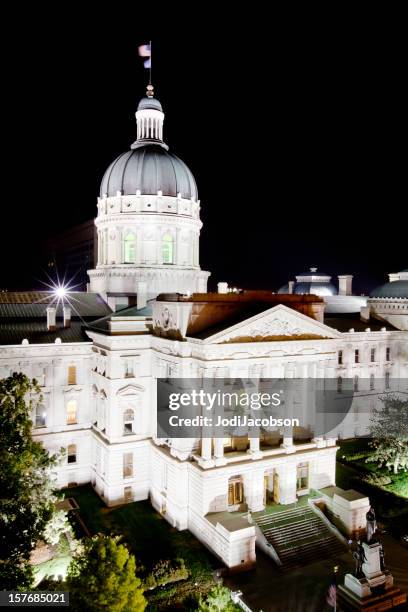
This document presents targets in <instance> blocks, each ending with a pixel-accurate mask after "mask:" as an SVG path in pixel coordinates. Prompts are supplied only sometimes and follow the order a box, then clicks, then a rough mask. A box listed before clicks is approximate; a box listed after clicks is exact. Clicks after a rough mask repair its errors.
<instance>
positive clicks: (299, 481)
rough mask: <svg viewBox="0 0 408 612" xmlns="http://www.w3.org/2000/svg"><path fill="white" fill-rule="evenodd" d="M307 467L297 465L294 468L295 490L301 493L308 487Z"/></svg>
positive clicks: (303, 464)
mask: <svg viewBox="0 0 408 612" xmlns="http://www.w3.org/2000/svg"><path fill="white" fill-rule="evenodd" d="M308 476H309V466H308V464H307V463H299V465H298V466H297V468H296V490H297V491H301V490H302V489H307V487H308V480H309V479H308Z"/></svg>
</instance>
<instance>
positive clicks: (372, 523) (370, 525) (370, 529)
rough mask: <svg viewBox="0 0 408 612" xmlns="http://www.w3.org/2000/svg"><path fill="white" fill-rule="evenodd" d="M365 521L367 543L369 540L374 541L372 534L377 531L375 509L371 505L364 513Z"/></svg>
mask: <svg viewBox="0 0 408 612" xmlns="http://www.w3.org/2000/svg"><path fill="white" fill-rule="evenodd" d="M366 522H367V527H366V532H367V542H368V544H370V543H371V542H374V541H375V540H374V539H373V536H374V535H375V532H376V531H377V521H376V518H375V511H374V508H373V507H372V506H370V509H369V511H368V512H367V514H366Z"/></svg>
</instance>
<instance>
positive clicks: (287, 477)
mask: <svg viewBox="0 0 408 612" xmlns="http://www.w3.org/2000/svg"><path fill="white" fill-rule="evenodd" d="M276 472H277V474H278V477H279V503H280V504H294V503H295V502H296V499H297V498H296V463H290V464H285V465H280V466H278V467H277V468H276Z"/></svg>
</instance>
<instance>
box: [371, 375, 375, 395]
mask: <svg viewBox="0 0 408 612" xmlns="http://www.w3.org/2000/svg"><path fill="white" fill-rule="evenodd" d="M374 389H375V379H374V374H370V391H374Z"/></svg>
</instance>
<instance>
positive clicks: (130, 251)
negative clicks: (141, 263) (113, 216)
mask: <svg viewBox="0 0 408 612" xmlns="http://www.w3.org/2000/svg"><path fill="white" fill-rule="evenodd" d="M124 256H125V263H135V262H136V237H135V235H134V234H126V236H125V253H124Z"/></svg>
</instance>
